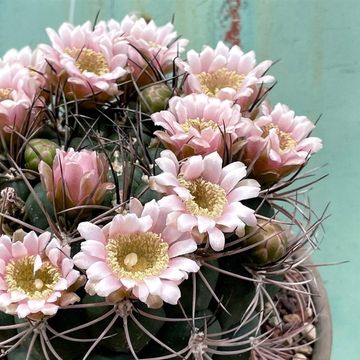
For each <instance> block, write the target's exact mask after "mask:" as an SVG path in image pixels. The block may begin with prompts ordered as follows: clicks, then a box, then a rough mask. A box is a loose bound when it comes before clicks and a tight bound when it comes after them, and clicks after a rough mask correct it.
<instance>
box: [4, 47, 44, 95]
mask: <svg viewBox="0 0 360 360" xmlns="http://www.w3.org/2000/svg"><path fill="white" fill-rule="evenodd" d="M13 64H18V65H21V66H22V67H24V68H26V69H28V70H29V71H28V77H30V79H31V80H29V81H27V82H25V83H24V85H25V86H26V87H30V89H28V90H26V88H23V90H24V91H25V92H26V93H28V95H29V96H30V97H31V98H32V97H34V94H35V93H36V92H39V91H40V90H41V89H45V88H47V79H46V76H45V73H46V68H47V63H46V61H45V58H44V54H43V53H42V52H41V51H40V50H39V49H35V50H34V51H32V50H31V49H30V47H29V46H26V47H24V48H22V49H21V50H16V49H10V50H9V51H7V52H6V53H5V55H4V56H3V58H2V59H0V66H6V65H13ZM34 87H35V88H34Z"/></svg>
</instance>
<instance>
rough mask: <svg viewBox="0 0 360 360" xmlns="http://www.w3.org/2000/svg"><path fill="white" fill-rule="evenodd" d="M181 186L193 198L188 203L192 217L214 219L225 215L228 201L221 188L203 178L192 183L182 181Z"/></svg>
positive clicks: (187, 207) (187, 206)
mask: <svg viewBox="0 0 360 360" xmlns="http://www.w3.org/2000/svg"><path fill="white" fill-rule="evenodd" d="M180 184H181V185H182V186H184V187H185V188H186V189H188V190H189V191H190V194H191V195H192V196H193V198H192V199H191V200H187V201H186V209H187V210H188V211H189V212H190V213H191V214H192V215H195V216H199V215H200V216H207V217H209V218H212V219H214V218H217V217H218V216H220V215H221V214H222V213H223V211H224V207H225V205H226V203H227V200H226V192H225V190H224V189H223V188H222V187H221V186H219V185H217V184H213V183H211V182H209V181H206V180H204V179H201V178H199V179H196V180H192V181H189V180H185V179H180Z"/></svg>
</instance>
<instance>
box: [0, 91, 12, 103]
mask: <svg viewBox="0 0 360 360" xmlns="http://www.w3.org/2000/svg"><path fill="white" fill-rule="evenodd" d="M11 92H12V89H9V88H2V89H0V101H4V100H11V98H12V97H11Z"/></svg>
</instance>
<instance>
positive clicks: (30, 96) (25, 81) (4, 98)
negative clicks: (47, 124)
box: [0, 63, 38, 140]
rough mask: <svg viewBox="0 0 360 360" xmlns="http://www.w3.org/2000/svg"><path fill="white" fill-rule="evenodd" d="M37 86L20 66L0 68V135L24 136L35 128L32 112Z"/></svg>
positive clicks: (11, 65)
mask: <svg viewBox="0 0 360 360" xmlns="http://www.w3.org/2000/svg"><path fill="white" fill-rule="evenodd" d="M37 90H38V88H37V86H36V85H35V84H34V83H32V81H31V78H30V76H29V70H28V69H27V68H24V67H23V66H22V65H21V64H18V63H14V64H6V65H3V66H2V67H0V134H1V135H3V136H4V137H5V139H7V140H8V139H9V138H10V133H11V132H12V131H18V132H21V133H23V134H25V132H26V130H27V129H28V128H31V127H33V126H35V114H34V111H29V110H30V109H31V108H32V106H35V97H36V94H37Z"/></svg>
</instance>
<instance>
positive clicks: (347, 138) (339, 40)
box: [0, 0, 360, 360]
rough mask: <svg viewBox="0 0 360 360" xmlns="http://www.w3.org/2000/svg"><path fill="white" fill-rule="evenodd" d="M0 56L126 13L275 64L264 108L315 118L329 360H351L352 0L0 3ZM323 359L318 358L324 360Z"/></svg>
mask: <svg viewBox="0 0 360 360" xmlns="http://www.w3.org/2000/svg"><path fill="white" fill-rule="evenodd" d="M0 4H1V11H0V54H1V56H2V54H4V53H5V52H6V51H7V50H8V49H10V48H18V49H19V48H21V47H23V46H26V45H30V46H31V47H35V46H36V45H37V44H38V43H40V42H47V36H46V33H45V28H46V27H52V28H54V29H58V27H59V26H60V24H61V23H62V22H64V21H70V22H73V23H75V24H81V23H83V22H85V21H86V20H91V21H94V19H95V17H96V14H97V12H98V11H99V10H100V15H99V18H100V19H110V18H115V19H116V20H121V19H122V18H123V17H124V16H125V15H126V14H127V13H129V12H134V11H135V12H139V13H141V14H144V15H148V16H151V17H152V18H154V20H155V21H156V22H157V24H158V25H163V24H165V23H166V22H168V21H171V20H172V18H173V17H174V23H175V25H176V28H177V31H178V34H181V35H182V36H183V37H185V38H188V39H190V44H189V47H188V48H189V49H190V48H194V49H196V50H201V48H202V45H204V44H208V45H211V46H215V45H216V43H217V41H219V40H225V41H226V42H227V43H228V44H230V45H231V44H238V45H240V46H241V47H242V48H243V50H245V51H249V50H251V49H253V50H255V52H256V54H257V59H258V61H262V60H265V59H272V60H279V62H278V63H277V64H276V65H275V66H274V67H273V68H272V70H271V74H273V75H274V76H275V77H276V78H277V80H278V84H277V85H276V87H275V89H274V90H273V92H272V95H271V100H272V102H274V103H276V102H283V103H286V104H288V105H290V107H292V108H293V109H294V110H295V111H296V113H297V114H298V115H307V116H308V117H309V118H310V119H312V120H313V121H315V120H316V119H317V118H318V117H319V116H320V115H322V117H321V119H320V121H319V123H318V126H317V128H316V130H315V132H314V135H315V136H318V137H321V138H322V139H323V142H324V149H323V150H322V151H321V152H320V153H318V154H316V156H314V157H313V158H312V160H311V161H310V164H309V167H310V168H311V167H317V166H321V165H325V164H326V167H325V168H323V169H321V170H320V171H319V175H321V174H325V173H328V174H329V177H328V178H326V179H325V180H323V181H322V182H321V183H318V184H316V185H315V186H314V189H313V190H312V193H311V202H312V205H313V208H314V209H315V211H317V212H318V213H320V212H321V211H322V210H323V209H324V208H325V206H326V204H327V203H328V202H330V203H331V204H330V209H329V213H331V217H330V218H329V219H328V220H327V221H326V223H325V230H326V232H325V236H324V239H323V241H322V243H321V249H320V251H318V252H317V253H316V254H315V255H314V258H315V261H316V262H317V263H319V264H324V263H332V262H339V261H344V260H347V261H349V262H348V263H346V264H342V265H336V266H322V267H320V272H321V274H322V276H323V279H324V281H325V286H326V288H327V290H328V294H329V298H330V303H331V307H332V316H333V332H334V339H333V355H332V360H345V359H346V360H359V359H360V355H359V354H360V341H359V339H360V326H359V324H358V323H359V320H360V306H359V305H360V296H359V295H360V276H359V274H360V269H358V268H357V266H359V264H360V262H359V258H360V235H359V231H358V228H357V227H358V226H359V225H360V211H359V207H360V165H359V160H360V21H359V18H360V1H359V0H0ZM324 360H325V359H324Z"/></svg>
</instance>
